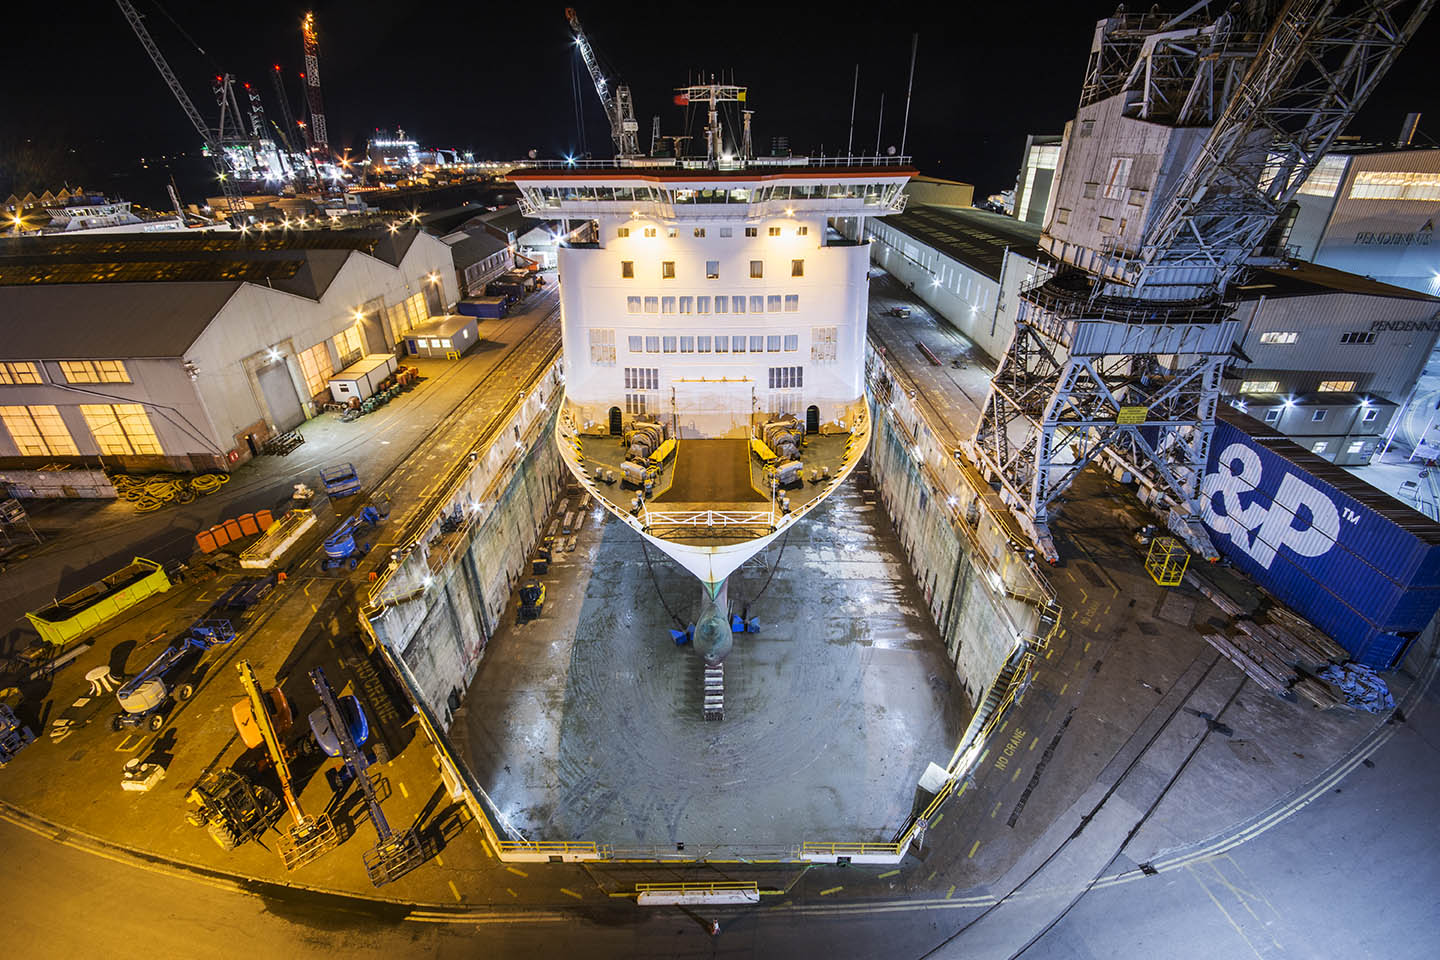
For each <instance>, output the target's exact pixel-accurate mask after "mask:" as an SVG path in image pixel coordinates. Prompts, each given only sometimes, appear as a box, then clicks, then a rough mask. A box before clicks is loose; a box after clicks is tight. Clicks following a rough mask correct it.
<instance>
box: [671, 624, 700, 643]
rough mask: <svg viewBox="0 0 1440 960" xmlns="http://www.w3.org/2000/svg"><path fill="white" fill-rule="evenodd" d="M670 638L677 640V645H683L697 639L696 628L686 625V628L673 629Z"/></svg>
mask: <svg viewBox="0 0 1440 960" xmlns="http://www.w3.org/2000/svg"><path fill="white" fill-rule="evenodd" d="M670 639H671V640H674V641H675V646H677V647H683V646H685V644H687V643H689V642H690V641H691V640H693V639H695V628H694V627H693V626H692V627H686V628H685V629H684V630H671V631H670Z"/></svg>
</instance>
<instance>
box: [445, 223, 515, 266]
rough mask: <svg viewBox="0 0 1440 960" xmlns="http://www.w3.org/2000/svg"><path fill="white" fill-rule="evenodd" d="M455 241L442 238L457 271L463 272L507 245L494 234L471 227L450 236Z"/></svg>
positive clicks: (483, 229) (480, 228) (481, 228)
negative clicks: (448, 247) (446, 244)
mask: <svg viewBox="0 0 1440 960" xmlns="http://www.w3.org/2000/svg"><path fill="white" fill-rule="evenodd" d="M450 236H451V237H455V238H456V239H454V240H451V239H450V238H449V237H442V238H441V239H443V240H444V241H445V242H446V243H448V244H449V245H450V257H451V259H453V260H454V262H455V268H456V269H457V270H464V269H465V268H466V267H468V266H470V265H471V264H474V263H479V262H480V261H481V260H484V259H485V258H486V257H489V256H492V255H493V254H496V253H498V252H500V251H501V250H504V249H505V247H506V246H507V244H506V243H505V241H504V240H501V239H500V238H499V237H497V236H495V234H493V233H491V232H490V231H488V230H486V229H485V228H483V227H471V228H469V229H467V230H461V231H459V232H458V233H453V234H451V235H450Z"/></svg>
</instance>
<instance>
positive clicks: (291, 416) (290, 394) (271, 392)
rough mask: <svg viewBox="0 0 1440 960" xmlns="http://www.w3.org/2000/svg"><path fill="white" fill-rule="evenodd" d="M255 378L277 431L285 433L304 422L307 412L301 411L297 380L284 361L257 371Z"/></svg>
mask: <svg viewBox="0 0 1440 960" xmlns="http://www.w3.org/2000/svg"><path fill="white" fill-rule="evenodd" d="M255 378H256V379H257V380H259V381H260V392H261V393H262V394H264V395H265V406H266V407H267V408H268V409H269V411H270V420H271V422H272V423H274V424H275V429H276V430H279V431H280V432H282V433H283V432H284V431H286V430H291V429H293V428H294V427H296V426H297V425H299V424H300V423H301V422H302V421H304V419H305V412H304V411H303V410H301V409H300V397H299V395H298V394H296V392H295V380H294V378H293V377H291V376H290V368H289V367H287V366H286V365H285V361H284V360H283V359H281V360H276V361H275V362H274V363H267V364H266V365H265V366H263V367H261V368H260V369H258V370H256V371H255Z"/></svg>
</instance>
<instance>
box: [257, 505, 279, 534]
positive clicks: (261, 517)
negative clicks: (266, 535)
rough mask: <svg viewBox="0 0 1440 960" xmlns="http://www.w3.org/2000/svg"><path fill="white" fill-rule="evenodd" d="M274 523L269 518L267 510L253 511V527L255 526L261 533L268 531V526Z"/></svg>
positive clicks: (273, 520)
mask: <svg viewBox="0 0 1440 960" xmlns="http://www.w3.org/2000/svg"><path fill="white" fill-rule="evenodd" d="M274 522H275V518H274V517H272V516H271V514H270V511H269V510H256V511H255V525H256V526H257V527H259V528H260V529H261V530H262V531H263V530H269V529H270V524H272V523H274Z"/></svg>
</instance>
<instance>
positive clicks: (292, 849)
mask: <svg viewBox="0 0 1440 960" xmlns="http://www.w3.org/2000/svg"><path fill="white" fill-rule="evenodd" d="M236 669H238V670H239V671H240V685H241V686H243V687H244V688H245V693H246V695H247V696H248V697H249V698H250V717H251V720H252V721H253V722H254V724H255V727H256V729H257V730H258V732H259V734H260V736H261V738H262V739H263V740H264V743H265V748H266V749H267V750H268V751H269V753H270V760H271V762H272V763H274V764H275V776H276V778H277V779H278V780H279V781H280V791H281V793H282V794H283V795H284V798H285V806H286V807H287V808H288V809H289V810H290V816H291V818H292V819H293V820H294V821H295V822H294V823H293V824H291V826H290V829H289V830H287V831H286V832H285V833H284V834H282V835H281V837H280V842H279V843H278V844H277V846H278V847H279V849H280V860H281V862H283V863H284V864H285V869H286V870H297V869H299V868H300V867H303V866H304V865H305V864H307V863H310V862H311V861H312V860H317V859H319V858H320V857H321V856H323V855H324V854H325V853H327V852H328V851H330V850H333V849H334V848H335V847H338V846H339V845H340V835H339V834H338V833H336V831H335V824H334V823H332V822H331V821H330V817H329V816H328V815H327V814H323V813H322V814H320V815H319V816H316V817H312V816H310V815H308V814H307V813H306V812H305V811H304V810H303V809H301V807H300V799H299V798H298V797H296V796H295V785H294V781H293V779H292V778H291V776H290V761H289V758H288V757H286V755H285V748H284V746H283V745H282V744H281V743H280V733H279V730H278V728H277V725H276V717H275V716H273V715H272V713H271V710H272V706H271V705H272V703H274V702H275V700H276V699H278V698H272V697H267V696H266V695H265V692H264V691H263V690H261V689H260V681H259V679H257V678H256V676H255V671H254V669H252V668H251V666H250V661H249V660H241V661H240V662H239V663H238V664H237V665H236Z"/></svg>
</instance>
